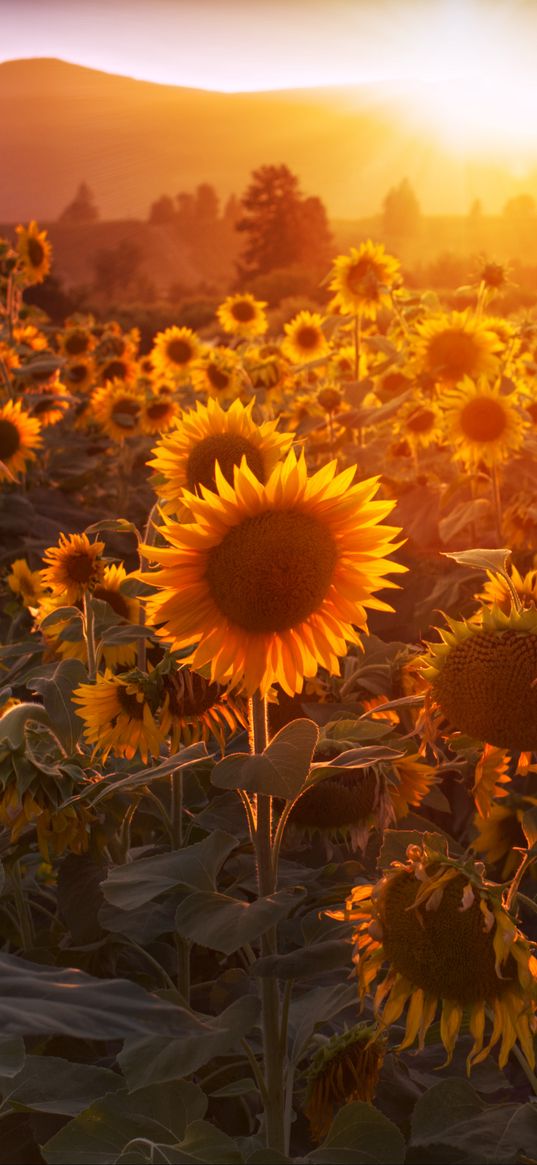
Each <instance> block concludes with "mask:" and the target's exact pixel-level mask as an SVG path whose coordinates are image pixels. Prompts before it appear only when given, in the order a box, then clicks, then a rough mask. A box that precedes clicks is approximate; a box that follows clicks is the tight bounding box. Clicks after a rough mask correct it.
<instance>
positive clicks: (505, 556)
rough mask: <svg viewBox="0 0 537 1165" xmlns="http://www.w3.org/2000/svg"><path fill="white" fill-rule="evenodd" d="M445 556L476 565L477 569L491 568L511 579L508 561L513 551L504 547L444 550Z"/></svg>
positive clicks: (462, 562) (466, 564)
mask: <svg viewBox="0 0 537 1165" xmlns="http://www.w3.org/2000/svg"><path fill="white" fill-rule="evenodd" d="M441 553H442V557H443V558H452V559H453V561H454V562H458V563H459V564H460V565H461V566H474V567H475V568H476V570H491V571H493V573H494V574H501V575H503V576H504V578H507V579H509V577H510V576H509V575H508V573H507V563H508V562H509V559H510V557H511V551H510V550H509V549H506V548H505V547H502V549H501V550H495V549H493V550H486V549H481V548H476V549H475V550H455V551H449V552H448V551H447V550H442V551H441Z"/></svg>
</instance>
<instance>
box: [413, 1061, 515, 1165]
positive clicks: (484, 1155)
mask: <svg viewBox="0 0 537 1165" xmlns="http://www.w3.org/2000/svg"><path fill="white" fill-rule="evenodd" d="M531 1107H532V1106H531ZM525 1108H528V1110H529V1109H530V1106H526V1105H524V1106H520V1105H517V1104H497V1105H486V1104H485V1103H484V1101H482V1100H481V1098H480V1097H479V1096H478V1094H477V1092H475V1090H474V1089H473V1088H472V1087H471V1085H470V1084H469V1083H468V1082H467V1081H466V1080H461V1079H458V1078H451V1079H448V1080H442V1081H440V1082H439V1083H438V1084H435V1085H433V1087H432V1088H429V1090H428V1091H427V1092H426V1093H425V1094H424V1095H423V1096H421V1097H420V1099H419V1100H418V1101H417V1103H416V1106H415V1108H414V1112H413V1115H412V1137H411V1142H412V1144H413V1145H417V1146H418V1145H419V1146H420V1147H421V1146H429V1145H435V1146H437V1145H444V1146H446V1147H448V1146H449V1148H450V1149H451V1150H453V1149H455V1150H456V1151H457V1152H458V1154H459V1159H460V1154H462V1155H463V1159H464V1160H465V1161H467V1162H468V1163H469V1165H470V1163H471V1165H488V1163H490V1165H492V1163H493V1162H494V1163H495V1162H498V1161H502V1162H513V1161H515V1160H516V1159H517V1151H518V1150H519V1149H526V1151H528V1152H530V1153H531V1151H532V1149H534V1148H535V1144H536V1141H535V1137H536V1135H537V1122H536V1121H534V1120H533V1119H532V1114H531V1112H528V1113H525V1112H524V1109H525ZM500 1146H501V1152H500Z"/></svg>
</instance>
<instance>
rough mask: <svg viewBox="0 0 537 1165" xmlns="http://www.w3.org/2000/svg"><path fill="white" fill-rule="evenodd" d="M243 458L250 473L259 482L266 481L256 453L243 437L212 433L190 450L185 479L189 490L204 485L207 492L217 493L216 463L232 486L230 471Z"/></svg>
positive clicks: (231, 473) (253, 447)
mask: <svg viewBox="0 0 537 1165" xmlns="http://www.w3.org/2000/svg"><path fill="white" fill-rule="evenodd" d="M243 457H246V461H247V464H248V468H249V469H251V470H252V473H254V474H255V476H256V477H257V480H258V481H261V482H264V481H265V467H264V465H263V457H262V455H261V452H260V450H259V449H257V448H256V446H255V445H252V442H251V441H248V440H247V438H246V437H241V436H240V434H239V433H214V434H213V435H212V436H210V437H204V439H203V441H198V443H197V445H194V448H193V449H191V451H190V454H189V457H188V461H187V465H186V475H187V482H188V488H189V490H195V489H196V488H197V486H199V485H204V486H206V488H207V489H212V490H213V491H215V490H216V481H215V462H216V461H218V464H219V466H220V469H221V470H222V473H223V474H224V477H225V479H226V481H229V483H230V485H233V470H234V468H235V466H236V465H240V463H241V461H242V458H243Z"/></svg>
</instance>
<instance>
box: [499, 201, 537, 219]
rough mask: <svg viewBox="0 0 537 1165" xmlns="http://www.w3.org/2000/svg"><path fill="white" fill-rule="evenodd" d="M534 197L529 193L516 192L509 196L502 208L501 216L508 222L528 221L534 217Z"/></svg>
mask: <svg viewBox="0 0 537 1165" xmlns="http://www.w3.org/2000/svg"><path fill="white" fill-rule="evenodd" d="M535 209H536V208H535V199H534V198H532V196H531V194H516V195H515V197H514V198H509V199H508V201H507V202H506V203H505V206H504V208H503V216H504V218H505V219H507V220H508V221H509V222H526V223H527V222H529V221H531V220H534V219H535Z"/></svg>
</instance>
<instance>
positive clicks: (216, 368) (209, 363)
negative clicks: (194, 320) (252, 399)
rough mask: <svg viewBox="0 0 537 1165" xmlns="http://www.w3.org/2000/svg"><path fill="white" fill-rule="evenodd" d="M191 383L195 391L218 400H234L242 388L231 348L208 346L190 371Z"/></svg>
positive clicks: (241, 380) (238, 367)
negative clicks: (201, 357)
mask: <svg viewBox="0 0 537 1165" xmlns="http://www.w3.org/2000/svg"><path fill="white" fill-rule="evenodd" d="M192 383H193V385H194V388H195V390H196V392H203V393H207V394H208V395H209V396H212V397H215V398H216V399H217V400H220V401H230V400H235V398H236V397H238V396H240V395H241V392H242V391H243V390H244V380H243V378H242V376H241V366H240V362H239V359H238V357H237V354H236V352H234V351H233V350H232V349H231V348H209V349H208V350H207V352H206V354H205V356H204V357H203V359H202V360H201V361H200V362H199V363H198V364H197V366H196V367H195V368H194V369H193V371H192Z"/></svg>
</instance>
